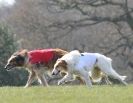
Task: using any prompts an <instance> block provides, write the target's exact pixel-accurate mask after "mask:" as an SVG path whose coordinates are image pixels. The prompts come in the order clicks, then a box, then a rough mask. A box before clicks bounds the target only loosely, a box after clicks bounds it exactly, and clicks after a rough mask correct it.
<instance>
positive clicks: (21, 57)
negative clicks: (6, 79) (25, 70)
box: [5, 50, 28, 70]
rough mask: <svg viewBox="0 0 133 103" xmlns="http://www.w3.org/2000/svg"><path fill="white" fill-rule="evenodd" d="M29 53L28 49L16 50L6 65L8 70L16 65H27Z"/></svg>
mask: <svg viewBox="0 0 133 103" xmlns="http://www.w3.org/2000/svg"><path fill="white" fill-rule="evenodd" d="M27 55H28V52H27V50H21V51H17V52H15V53H14V54H13V55H11V57H10V58H9V59H8V62H7V64H6V66H5V69H6V70H11V69H13V68H15V67H23V66H24V65H25V60H26V56H27Z"/></svg>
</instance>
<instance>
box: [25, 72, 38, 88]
mask: <svg viewBox="0 0 133 103" xmlns="http://www.w3.org/2000/svg"><path fill="white" fill-rule="evenodd" d="M35 76H36V74H35V72H34V71H31V72H30V74H29V77H28V81H27V83H26V85H25V87H24V88H27V87H29V86H30V85H31V83H32V82H33V81H34V79H35Z"/></svg>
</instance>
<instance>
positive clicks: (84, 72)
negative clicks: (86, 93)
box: [80, 71, 92, 87]
mask: <svg viewBox="0 0 133 103" xmlns="http://www.w3.org/2000/svg"><path fill="white" fill-rule="evenodd" d="M80 75H81V76H82V77H83V79H84V81H85V83H86V85H87V86H89V87H92V83H91V79H90V77H89V73H88V72H86V71H81V72H80Z"/></svg>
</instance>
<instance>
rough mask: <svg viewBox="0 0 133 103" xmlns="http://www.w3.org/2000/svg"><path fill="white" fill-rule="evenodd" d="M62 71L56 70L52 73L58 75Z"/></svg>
mask: <svg viewBox="0 0 133 103" xmlns="http://www.w3.org/2000/svg"><path fill="white" fill-rule="evenodd" d="M59 73H60V70H57V69H56V70H54V71H53V72H52V75H57V74H59Z"/></svg>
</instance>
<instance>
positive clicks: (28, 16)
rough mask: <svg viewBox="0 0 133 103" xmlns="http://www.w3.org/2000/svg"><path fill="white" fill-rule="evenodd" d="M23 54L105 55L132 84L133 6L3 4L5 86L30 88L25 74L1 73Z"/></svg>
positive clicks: (99, 0)
mask: <svg viewBox="0 0 133 103" xmlns="http://www.w3.org/2000/svg"><path fill="white" fill-rule="evenodd" d="M23 48H25V49H28V50H32V49H37V48H62V49H65V50H68V51H71V50H74V49H78V50H81V51H83V52H84V51H86V52H98V53H102V54H104V55H106V56H109V57H111V58H112V59H113V67H114V68H115V70H116V71H117V72H118V73H119V74H121V75H126V76H127V79H126V81H127V82H128V83H133V0H0V85H1V86H5V85H12V86H21V85H24V84H25V83H26V80H27V75H28V73H27V71H25V70H24V69H22V70H14V71H10V72H7V71H6V70H4V69H3V67H4V65H5V64H6V62H7V59H8V58H9V57H10V55H11V54H12V53H13V52H15V51H16V50H20V49H23Z"/></svg>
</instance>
